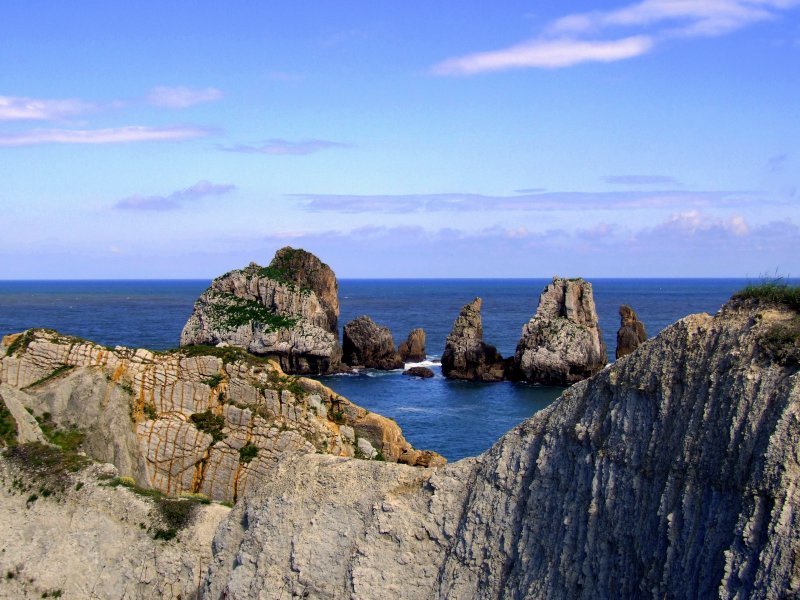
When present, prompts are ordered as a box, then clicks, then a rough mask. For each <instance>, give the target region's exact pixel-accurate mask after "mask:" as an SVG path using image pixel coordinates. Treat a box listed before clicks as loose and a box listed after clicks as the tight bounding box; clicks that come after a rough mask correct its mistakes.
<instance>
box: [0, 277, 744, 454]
mask: <svg viewBox="0 0 800 600" xmlns="http://www.w3.org/2000/svg"><path fill="white" fill-rule="evenodd" d="M547 283H548V281H547V280H544V279H513V280H497V279H495V280H485V279H484V280H481V279H466V280H341V281H340V282H339V301H340V305H341V317H340V321H339V323H340V326H342V325H344V324H345V323H347V322H348V321H349V320H351V319H353V318H355V317H356V316H359V315H363V314H366V315H369V316H371V317H372V318H373V319H374V320H375V321H376V322H378V323H380V324H382V325H386V326H388V327H389V328H390V329H391V330H392V333H393V334H394V337H395V341H396V342H398V343H399V342H400V341H402V340H403V339H405V337H406V335H408V332H409V331H411V329H413V328H415V327H422V328H424V329H425V331H426V334H427V351H428V354H429V359H431V362H433V363H435V361H436V359H437V358H438V357H440V356H441V353H442V350H443V349H444V340H445V338H446V336H447V334H448V333H449V331H450V328H451V327H452V324H453V320H454V319H455V318H456V316H457V315H458V312H459V310H460V309H461V307H462V306H463V305H464V304H466V303H467V302H470V301H471V300H472V299H473V298H474V297H476V296H480V297H481V298H483V310H482V314H483V321H484V338H485V339H486V341H488V342H490V343H492V344H494V345H495V346H497V348H498V350H499V351H500V352H501V354H503V356H509V355H511V354H513V352H514V348H515V347H516V343H517V340H518V339H519V336H520V332H521V330H522V326H523V325H524V324H525V323H526V322H527V321H528V319H529V318H530V317H531V316H532V315H533V314H534V312H535V311H536V306H537V304H538V298H539V293H540V292H541V290H542V288H543V287H544V286H545V285H546V284H547ZM746 283H747V282H746V281H745V280H741V279H639V280H636V279H596V280H592V284H593V287H594V295H595V301H596V303H597V312H598V316H599V318H600V327H601V330H602V332H603V336H604V338H605V340H606V344H607V345H608V348H609V355H610V356H613V352H614V347H615V343H616V330H617V328H618V326H619V317H618V316H617V310H618V308H619V305H620V304H622V303H626V304H630V305H631V306H633V308H634V309H635V310H636V311H637V313H638V314H639V317H640V319H641V320H642V321H643V322H644V323H645V326H646V327H647V331H648V334H650V335H651V336H652V335H655V334H656V333H658V331H660V330H661V329H663V328H664V327H665V326H667V325H668V324H670V323H672V322H674V321H675V320H677V319H679V318H681V317H683V316H686V315H688V314H691V313H696V312H711V313H714V312H715V311H717V310H718V309H719V308H720V306H721V305H722V304H723V303H724V302H725V301H726V300H727V299H728V298H729V297H730V295H731V294H732V293H733V292H735V291H736V290H738V289H740V288H741V287H743V286H744V285H745V284H746ZM208 284H209V282H208V281H205V280H192V281H187V280H181V281H131V280H127V281H0V334H6V333H12V332H17V331H21V330H24V329H28V328H30V327H48V328H51V329H56V330H58V331H60V332H62V333H65V334H70V335H77V336H80V337H83V338H86V339H90V340H93V341H95V342H98V343H101V344H104V345H109V346H116V345H125V346H134V347H146V348H152V349H156V350H164V349H167V348H173V347H175V346H177V345H178V338H179V336H180V331H181V329H182V327H183V324H184V323H185V322H186V319H187V318H188V317H189V315H190V314H191V311H192V306H193V304H194V301H195V299H196V298H197V296H198V295H199V294H200V293H201V292H202V291H203V290H204V289H205V288H206V287H207V286H208ZM433 370H434V371H435V373H436V377H435V378H434V379H428V380H422V379H415V378H409V377H406V376H404V375H402V374H401V373H400V372H399V371H394V372H365V373H361V374H359V375H342V376H333V377H323V378H321V379H322V380H323V381H324V382H325V384H326V385H328V386H330V387H332V388H333V389H335V390H336V391H337V392H339V393H340V394H342V395H344V396H345V397H347V398H350V399H351V400H352V401H353V402H356V403H357V404H360V405H361V406H364V407H365V408H368V409H369V410H372V411H374V412H378V413H381V414H383V415H386V416H388V417H392V418H394V419H395V420H396V421H397V422H398V423H399V424H400V426H401V427H402V428H403V432H404V434H405V436H406V438H407V439H408V440H409V441H410V442H411V443H412V444H414V445H415V446H416V447H418V448H428V449H431V450H436V451H437V452H440V453H441V454H443V455H444V456H445V457H447V458H448V459H449V460H456V459H458V458H462V457H464V456H473V455H475V454H478V453H480V452H482V451H484V450H486V449H487V448H488V447H489V446H491V445H492V444H493V443H494V442H495V441H496V440H497V439H498V438H499V437H500V436H501V435H502V434H503V433H504V432H505V431H507V430H508V429H510V428H511V427H513V426H514V425H516V424H518V423H519V422H521V421H522V420H524V419H525V418H527V417H529V416H531V415H532V414H533V413H535V412H536V411H538V410H541V409H542V408H544V407H545V406H547V405H548V404H549V403H550V402H552V401H553V400H554V399H555V398H556V397H557V396H558V395H559V394H560V392H561V390H560V389H558V388H544V387H538V386H529V385H524V384H512V383H497V384H479V383H466V382H457V381H448V380H446V379H444V378H443V377H442V376H441V372H440V370H439V368H438V366H436V365H435V364H434V366H433Z"/></svg>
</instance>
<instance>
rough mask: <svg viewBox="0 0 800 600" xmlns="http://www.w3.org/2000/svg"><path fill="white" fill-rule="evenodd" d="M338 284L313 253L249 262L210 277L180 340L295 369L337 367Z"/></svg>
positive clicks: (311, 370) (285, 252) (278, 255)
mask: <svg viewBox="0 0 800 600" xmlns="http://www.w3.org/2000/svg"><path fill="white" fill-rule="evenodd" d="M337 290H338V284H337V282H336V277H335V275H334V274H333V271H331V270H330V268H329V267H328V266H327V265H324V264H323V263H322V262H321V261H320V260H319V259H318V258H316V257H315V256H314V255H313V254H310V253H308V252H305V251H303V250H295V249H292V248H283V249H281V250H279V251H278V252H277V253H276V255H275V258H274V259H273V260H272V262H271V263H270V265H269V266H268V267H261V266H259V265H257V264H255V263H251V264H250V265H248V266H247V267H245V268H244V269H237V270H234V271H230V272H229V273H226V274H225V275H222V276H221V277H218V278H216V279H215V280H214V281H212V282H211V286H210V287H209V288H208V289H207V290H206V291H205V292H203V293H202V294H201V296H200V297H199V298H198V299H197V302H195V305H194V311H193V312H192V315H191V316H190V317H189V320H188V321H187V322H186V325H185V326H184V328H183V331H182V332H181V339H180V345H181V346H194V345H212V346H213V345H217V344H220V343H223V344H230V345H233V346H238V347H241V348H244V349H245V350H247V351H248V352H251V353H253V354H257V355H259V356H268V357H271V358H274V359H275V360H277V361H278V362H279V363H280V365H281V368H282V369H283V370H284V371H285V372H287V373H292V374H320V373H327V372H330V371H335V370H336V369H337V368H338V367H339V361H340V358H341V349H340V347H339V341H338V330H337V322H338V316H339V301H338V298H337Z"/></svg>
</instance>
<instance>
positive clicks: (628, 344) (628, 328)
mask: <svg viewBox="0 0 800 600" xmlns="http://www.w3.org/2000/svg"><path fill="white" fill-rule="evenodd" d="M646 341H647V331H645V329H644V323H642V322H641V321H640V320H639V318H638V317H637V316H636V313H635V312H634V310H633V309H632V308H631V307H630V306H628V305H627V304H623V305H622V306H620V307H619V331H617V352H616V358H622V357H623V356H627V355H628V354H630V353H631V352H633V351H634V350H636V348H638V347H639V346H640V345H641V344H643V343H644V342H646Z"/></svg>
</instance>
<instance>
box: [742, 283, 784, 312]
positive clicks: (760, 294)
mask: <svg viewBox="0 0 800 600" xmlns="http://www.w3.org/2000/svg"><path fill="white" fill-rule="evenodd" d="M733 298H734V299H738V300H747V299H755V300H761V301H763V302H772V303H774V304H782V305H784V306H788V307H789V308H791V309H793V310H796V311H800V286H798V285H789V284H787V283H785V282H783V281H780V280H777V281H774V280H773V281H763V282H761V283H754V284H750V285H747V286H745V287H744V288H743V289H741V290H739V291H738V292H736V293H735V294H734V295H733Z"/></svg>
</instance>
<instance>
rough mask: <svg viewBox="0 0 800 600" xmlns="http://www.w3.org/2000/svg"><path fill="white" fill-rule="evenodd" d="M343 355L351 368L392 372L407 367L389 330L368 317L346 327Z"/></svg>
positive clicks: (354, 320) (353, 321)
mask: <svg viewBox="0 0 800 600" xmlns="http://www.w3.org/2000/svg"><path fill="white" fill-rule="evenodd" d="M342 355H343V360H344V362H345V363H347V364H348V365H350V366H351V367H365V368H367V369H383V370H391V369H402V368H403V366H405V363H404V362H403V359H402V358H400V354H399V353H398V352H397V348H396V347H395V345H394V338H392V332H391V331H389V328H388V327H383V326H381V325H378V324H376V323H375V321H373V320H372V319H370V318H369V317H367V316H361V317H358V318H356V319H353V320H352V321H350V322H349V323H348V324H347V325H345V326H344V335H343V337H342Z"/></svg>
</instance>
